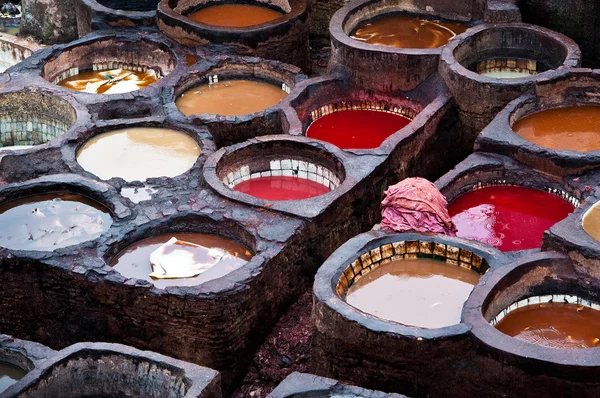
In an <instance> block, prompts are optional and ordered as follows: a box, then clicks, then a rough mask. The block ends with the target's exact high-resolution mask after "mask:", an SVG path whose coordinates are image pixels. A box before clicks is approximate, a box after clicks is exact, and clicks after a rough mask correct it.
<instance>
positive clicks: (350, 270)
mask: <svg viewBox="0 0 600 398" xmlns="http://www.w3.org/2000/svg"><path fill="white" fill-rule="evenodd" d="M416 258H434V259H440V260H442V259H445V261H446V263H448V264H451V265H455V266H458V267H462V268H466V269H470V270H473V271H475V272H477V273H479V274H481V275H483V274H484V273H485V272H486V271H487V270H488V269H489V265H488V264H487V262H486V261H485V260H484V259H483V258H482V257H480V256H478V255H477V254H475V253H473V252H472V251H469V250H466V249H462V248H458V247H455V246H452V245H448V244H445V243H439V242H433V241H416V240H415V241H401V242H394V243H386V244H384V245H381V246H379V247H376V248H374V249H372V250H370V251H368V252H366V253H363V254H362V255H361V256H360V257H359V258H357V259H356V260H354V261H353V262H352V264H350V265H348V267H347V268H346V269H345V270H344V272H343V273H342V276H340V279H339V280H338V283H337V285H336V291H337V294H338V296H340V297H343V296H344V294H345V293H346V291H347V290H348V288H349V287H351V286H352V285H353V284H354V282H356V281H359V280H360V279H361V278H362V277H363V276H365V275H366V274H368V273H369V272H371V271H373V270H374V269H376V268H377V267H379V266H380V265H382V264H386V263H389V262H392V261H397V260H403V259H416Z"/></svg>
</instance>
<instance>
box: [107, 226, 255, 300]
mask: <svg viewBox="0 0 600 398" xmlns="http://www.w3.org/2000/svg"><path fill="white" fill-rule="evenodd" d="M119 246H120V247H119V248H117V250H116V251H117V252H118V253H117V254H116V255H114V256H111V259H110V260H109V263H110V265H111V266H112V267H113V269H114V270H115V271H117V272H119V273H120V274H121V275H123V276H124V277H125V278H128V279H141V280H146V281H149V282H151V283H152V284H153V285H154V286H156V287H158V288H161V289H162V288H166V287H168V286H198V285H200V284H202V283H205V282H208V281H211V280H214V279H218V278H221V277H223V276H225V275H227V274H229V273H231V272H233V271H235V270H236V269H239V268H241V267H243V266H244V265H245V264H246V263H247V262H248V261H250V259H251V258H252V257H253V256H254V253H255V250H256V241H255V239H254V237H253V236H252V235H251V234H250V233H248V232H247V231H246V230H244V229H243V228H241V227H240V226H239V225H237V224H234V223H222V224H215V223H211V222H209V221H207V220H204V219H202V218H198V217H187V218H186V217H183V218H181V217H180V218H177V219H174V220H171V221H170V222H165V223H162V224H160V225H158V226H155V227H152V228H148V229H147V230H146V231H144V232H142V233H141V234H140V233H134V234H132V235H131V236H129V237H126V239H125V240H124V241H123V243H122V244H120V245H119Z"/></svg>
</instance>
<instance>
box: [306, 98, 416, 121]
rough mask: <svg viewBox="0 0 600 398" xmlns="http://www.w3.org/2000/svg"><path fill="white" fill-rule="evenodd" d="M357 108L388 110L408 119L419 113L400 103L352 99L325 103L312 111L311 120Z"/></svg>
mask: <svg viewBox="0 0 600 398" xmlns="http://www.w3.org/2000/svg"><path fill="white" fill-rule="evenodd" d="M356 110H368V111H378V112H387V113H393V114H396V115H400V116H403V117H405V118H407V119H410V120H412V119H414V118H415V116H417V114H418V113H419V112H418V111H415V110H414V109H411V108H408V107H404V106H398V105H389V104H386V103H384V102H379V101H350V102H346V101H344V102H340V103H337V104H329V105H323V106H322V107H320V108H317V109H315V110H314V111H312V112H311V113H310V116H311V122H314V121H315V120H317V119H319V118H322V117H323V116H326V115H329V114H331V113H334V112H343V111H356Z"/></svg>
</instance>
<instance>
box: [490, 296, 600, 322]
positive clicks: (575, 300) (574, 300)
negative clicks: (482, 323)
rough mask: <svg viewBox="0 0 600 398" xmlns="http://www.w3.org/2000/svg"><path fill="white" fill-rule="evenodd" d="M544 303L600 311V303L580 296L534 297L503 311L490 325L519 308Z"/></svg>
mask: <svg viewBox="0 0 600 398" xmlns="http://www.w3.org/2000/svg"><path fill="white" fill-rule="evenodd" d="M544 303H568V304H577V305H581V306H583V307H587V308H591V309H594V310H598V311H600V303H597V302H595V301H590V300H586V299H583V298H581V297H578V296H572V295H568V294H551V295H546V296H533V297H528V298H526V299H523V300H519V301H517V302H515V303H513V304H511V305H510V306H509V307H508V308H505V309H503V310H502V311H501V312H500V313H499V314H498V315H496V316H495V317H494V319H492V320H491V321H490V325H492V326H495V325H496V324H497V323H498V322H500V321H501V320H502V319H503V318H504V317H505V316H506V315H508V314H509V313H511V312H512V311H514V310H516V309H517V308H523V307H527V306H528V305H534V304H544Z"/></svg>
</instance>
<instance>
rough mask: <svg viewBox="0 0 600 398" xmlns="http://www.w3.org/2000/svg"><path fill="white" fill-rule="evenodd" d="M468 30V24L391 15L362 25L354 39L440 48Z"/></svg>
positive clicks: (401, 45)
mask: <svg viewBox="0 0 600 398" xmlns="http://www.w3.org/2000/svg"><path fill="white" fill-rule="evenodd" d="M466 30H467V27H466V26H463V25H460V24H456V23H447V22H440V21H429V20H426V19H421V18H414V17H406V16H398V15H395V16H387V17H383V18H377V19H375V20H372V21H368V22H363V23H361V24H359V25H358V27H357V28H356V29H355V31H354V33H352V34H351V37H352V38H353V39H356V40H359V41H363V42H366V43H369V44H376V45H380V46H389V47H398V48H438V47H441V46H444V45H446V44H448V42H449V41H450V40H451V39H452V38H454V37H455V36H456V35H459V34H461V33H463V32H464V31H466Z"/></svg>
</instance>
